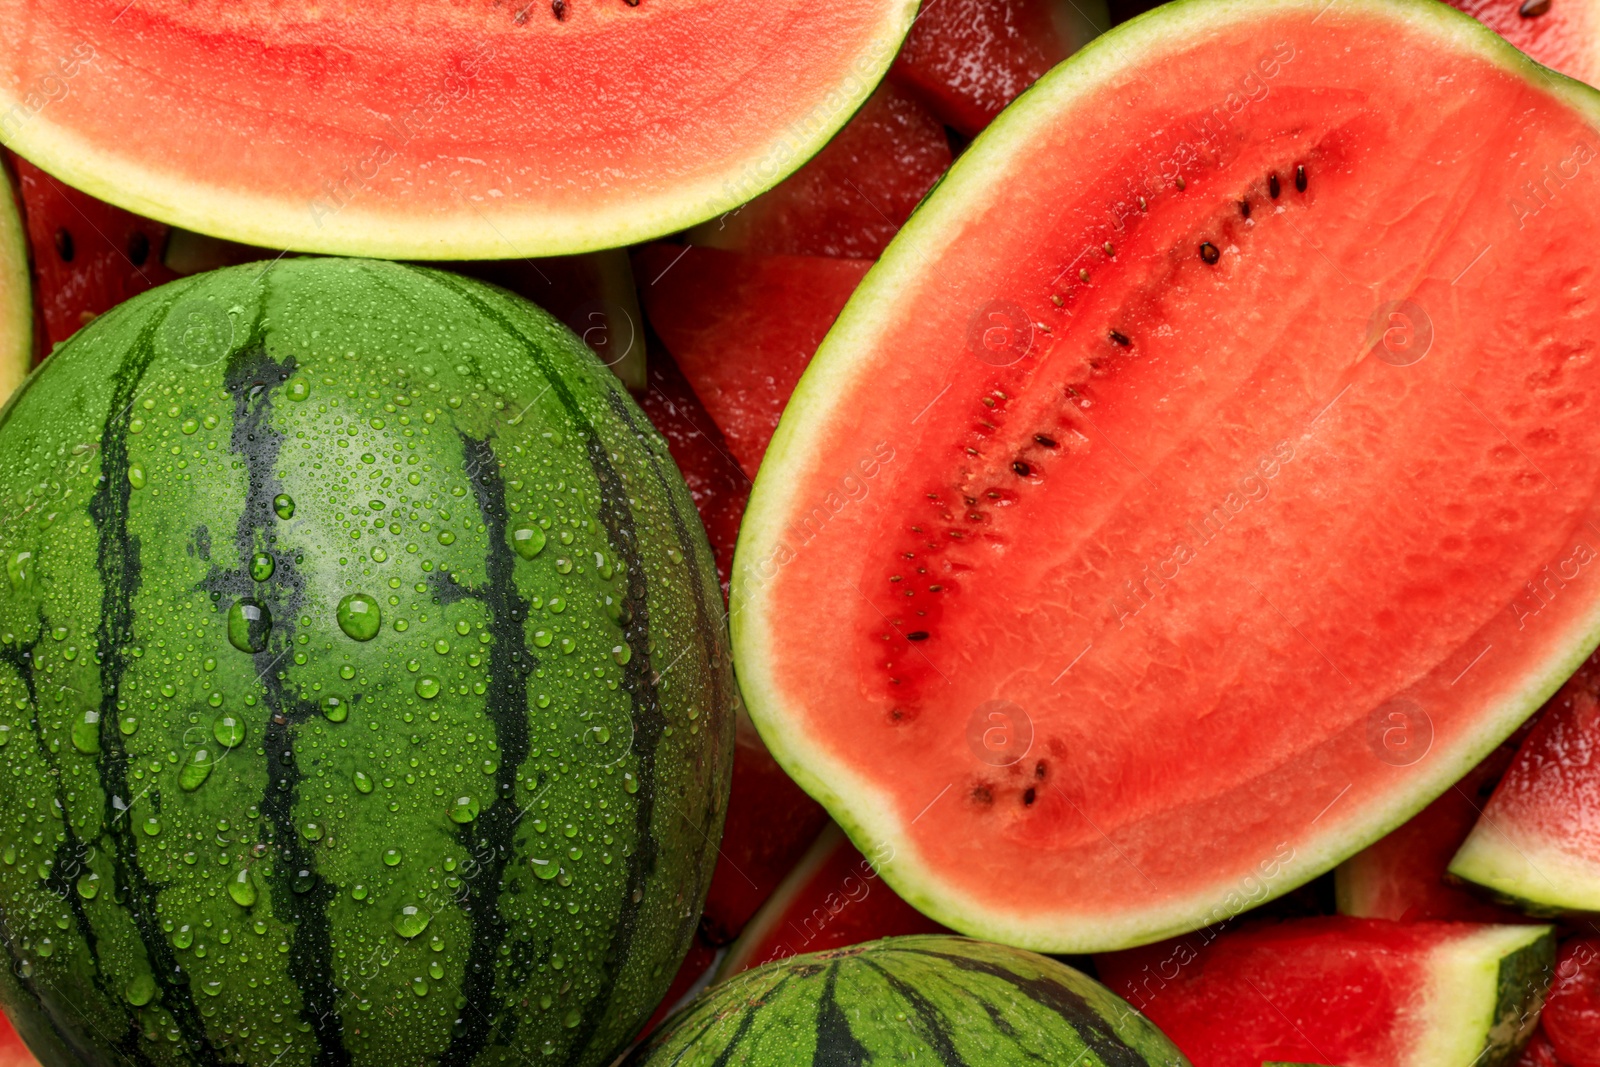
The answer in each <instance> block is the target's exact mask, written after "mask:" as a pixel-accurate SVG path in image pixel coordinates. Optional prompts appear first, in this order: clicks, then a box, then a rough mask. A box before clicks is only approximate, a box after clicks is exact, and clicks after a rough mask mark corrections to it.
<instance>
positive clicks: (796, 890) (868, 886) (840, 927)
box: [716, 823, 949, 982]
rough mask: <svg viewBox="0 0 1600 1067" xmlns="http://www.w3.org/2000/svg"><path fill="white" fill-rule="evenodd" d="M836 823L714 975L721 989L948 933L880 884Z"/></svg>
mask: <svg viewBox="0 0 1600 1067" xmlns="http://www.w3.org/2000/svg"><path fill="white" fill-rule="evenodd" d="M881 858H882V857H881V855H880V856H878V857H874V858H873V859H868V858H867V857H865V856H863V855H862V854H861V853H860V852H858V851H857V850H856V848H855V846H854V845H852V844H850V839H849V838H848V837H846V836H845V835H844V831H843V830H840V829H839V827H838V826H837V825H835V824H833V823H829V824H828V827H827V829H825V830H823V831H822V834H821V835H820V836H819V837H818V838H817V840H816V843H815V844H813V845H812V846H811V848H810V849H809V850H808V851H807V852H806V854H805V857H804V858H803V859H802V860H801V861H800V862H799V864H798V865H797V866H796V867H795V868H794V870H793V871H791V872H790V873H789V876H788V877H787V878H785V879H784V880H783V885H782V886H780V887H779V889H778V891H777V892H776V893H774V894H773V895H772V898H771V899H770V900H768V901H767V903H766V905H765V906H763V907H762V909H761V910H760V911H759V912H757V913H756V916H755V918H754V919H752V920H751V921H750V925H749V926H747V927H746V928H745V931H744V933H743V934H741V935H740V937H739V940H738V941H736V942H734V944H733V947H732V948H731V949H729V950H728V954H727V955H726V956H724V957H723V959H722V963H721V964H720V965H719V966H718V968H717V977H716V980H717V981H718V982H721V981H725V980H727V979H728V978H731V977H733V976H734V975H736V974H738V973H739V972H740V971H747V970H749V969H750V968H752V967H759V966H761V965H762V964H763V963H770V962H772V961H773V960H782V959H788V958H789V957H790V956H800V955H804V954H805V953H808V952H826V951H828V950H830V949H838V948H846V947H848V946H850V945H859V944H863V943H865V942H867V941H876V940H878V939H879V938H884V937H897V936H899V935H901V934H937V933H949V931H948V930H946V929H945V928H944V927H942V926H940V925H939V924H938V923H936V922H934V921H933V920H932V919H929V918H927V917H926V916H924V915H923V914H921V913H920V912H918V911H917V909H915V908H913V907H912V906H911V905H910V904H907V903H906V902H905V901H903V900H901V899H900V898H899V897H898V896H896V895H895V893H894V890H892V889H890V888H889V887H888V886H886V885H884V884H883V881H882V880H881V879H880V878H879V877H878V871H877V864H876V862H875V860H881Z"/></svg>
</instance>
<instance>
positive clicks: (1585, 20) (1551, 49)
mask: <svg viewBox="0 0 1600 1067" xmlns="http://www.w3.org/2000/svg"><path fill="white" fill-rule="evenodd" d="M1446 2H1447V3H1449V4H1450V5H1451V6H1452V7H1456V8H1459V9H1461V10H1462V11H1465V12H1466V13H1467V14H1469V15H1471V16H1472V17H1473V18H1476V19H1477V20H1478V21H1480V22H1482V23H1483V24H1484V25H1486V26H1488V27H1489V28H1490V29H1493V30H1494V31H1495V32H1497V33H1499V34H1500V35H1501V36H1503V37H1504V38H1505V39H1506V40H1508V41H1510V42H1511V43H1512V44H1514V45H1516V46H1517V47H1518V48H1520V49H1522V50H1523V51H1524V52H1526V53H1528V55H1530V56H1532V57H1533V58H1534V59H1537V60H1538V61H1539V62H1541V63H1543V64H1544V65H1545V66H1547V67H1550V68H1552V69H1554V70H1558V71H1560V72H1561V73H1563V74H1565V75H1567V76H1568V77H1572V78H1577V79H1578V80H1579V81H1585V82H1588V83H1589V84H1591V85H1594V84H1596V83H1600V0H1446Z"/></svg>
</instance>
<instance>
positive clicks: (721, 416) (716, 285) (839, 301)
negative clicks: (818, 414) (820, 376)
mask: <svg viewBox="0 0 1600 1067" xmlns="http://www.w3.org/2000/svg"><path fill="white" fill-rule="evenodd" d="M871 266H872V264H871V263H868V262H866V261H864V260H855V259H825V258H822V257H819V256H759V255H751V254H748V253H742V252H728V251H725V250H722V249H717V248H696V247H693V246H681V247H680V246H677V245H651V246H649V247H647V248H645V249H643V250H642V251H640V252H639V254H638V257H637V259H636V261H635V264H634V274H635V276H636V277H637V278H638V280H639V291H640V295H641V298H642V300H643V303H644V311H645V315H646V316H647V317H648V318H649V320H650V325H651V326H652V327H653V328H654V329H655V331H656V333H657V334H658V335H660V337H661V340H662V342H663V343H664V344H665V345H666V346H667V349H668V350H669V351H670V352H671V353H672V355H673V358H674V359H676V360H677V362H678V366H679V367H680V368H682V370H683V375H684V377H685V378H687V379H688V380H689V383H690V385H692V386H693V387H694V391H695V394H696V395H697V396H699V397H700V400H701V402H702V403H703V404H704V405H705V408H706V410H707V411H709V412H710V413H711V417H712V418H713V419H715V420H716V423H717V426H718V427H720V428H721V430H722V433H723V435H724V436H725V437H726V438H727V441H728V449H729V451H731V452H732V453H733V456H734V458H735V459H737V460H738V461H739V466H740V467H742V468H743V469H744V472H745V473H746V474H748V475H749V476H750V477H752V478H754V477H755V473H756V469H757V468H758V467H760V466H761V457H762V456H763V455H765V453H766V451H767V442H768V441H769V440H771V439H772V432H773V430H775V429H777V426H778V417H779V416H780V415H782V414H783V408H784V405H785V404H787V403H788V401H789V394H790V393H792V392H793V391H794V386H795V383H796V382H798V381H799V380H800V375H801V373H802V372H803V371H804V370H805V369H806V365H807V364H808V363H810V362H811V356H812V353H814V352H815V351H816V350H817V345H818V344H819V343H820V342H821V341H822V338H823V335H824V334H826V333H827V332H828V328H829V327H830V326H832V325H833V320H834V319H836V318H838V317H839V309H840V308H842V307H844V304H845V301H847V300H848V299H850V294H851V293H853V292H854V291H855V288H856V286H857V284H859V283H860V281H861V279H862V277H863V276H864V275H865V274H866V273H867V270H868V268H870V267H871Z"/></svg>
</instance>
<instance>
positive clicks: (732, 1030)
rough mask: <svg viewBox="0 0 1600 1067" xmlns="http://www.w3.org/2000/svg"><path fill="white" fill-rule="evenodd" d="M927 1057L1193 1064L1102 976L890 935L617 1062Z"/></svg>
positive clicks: (629, 1065)
mask: <svg viewBox="0 0 1600 1067" xmlns="http://www.w3.org/2000/svg"><path fill="white" fill-rule="evenodd" d="M801 1063H810V1064H814V1065H823V1064H828V1065H832V1064H839V1065H844V1064H865V1063H930V1064H944V1065H946V1067H961V1065H965V1064H972V1065H974V1067H978V1065H981V1067H1010V1065H1013V1064H1025V1063H1028V1064H1043V1063H1049V1064H1062V1065H1063V1067H1065V1065H1069V1064H1070V1065H1075V1067H1157V1065H1160V1067H1188V1063H1189V1061H1188V1060H1186V1059H1185V1058H1184V1057H1183V1054H1182V1053H1181V1052H1179V1051H1178V1049H1177V1047H1176V1046H1175V1045H1173V1044H1172V1042H1170V1041H1168V1040H1167V1039H1166V1038H1165V1037H1163V1036H1162V1034H1161V1032H1160V1031H1159V1030H1157V1029H1156V1028H1155V1027H1154V1026H1152V1025H1151V1024H1150V1023H1149V1022H1148V1021H1147V1020H1146V1019H1145V1018H1144V1016H1142V1015H1140V1014H1139V1013H1138V1012H1136V1011H1134V1010H1133V1009H1132V1008H1131V1007H1129V1006H1128V1004H1127V1003H1126V1002H1125V1001H1123V1000H1121V999H1119V998H1118V997H1117V996H1115V995H1114V994H1113V993H1112V992H1111V991H1110V990H1108V989H1106V988H1105V986H1102V985H1101V984H1100V983H1098V982H1096V981H1094V980H1092V979H1090V978H1088V977H1087V976H1085V975H1083V974H1081V973H1079V972H1078V971H1075V970H1073V969H1072V968H1070V967H1068V966H1066V965H1065V964H1062V963H1057V962H1056V961H1055V960H1052V959H1048V958H1046V957H1044V956H1039V955H1035V954H1034V953H1032V952H1028V951H1025V950H1023V949H1016V948H1007V947H1004V946H1002V945H994V944H988V943H985V942H982V941H971V940H968V939H967V938H964V937H954V936H951V935H947V934H919V935H915V936H909V937H889V938H884V939H883V940H882V941H872V942H869V943H867V944H864V945H855V946H852V947H850V948H843V949H835V950H832V951H828V952H814V953H811V954H810V955H806V956H791V957H789V958H787V959H782V960H777V961H774V962H772V963H768V964H764V965H763V966H761V967H757V968H755V969H754V970H749V971H745V972H743V973H741V974H739V975H736V976H735V977H733V978H731V979H729V980H728V981H726V982H723V983H721V984H720V985H717V986H714V987H712V989H711V990H710V991H708V992H707V993H706V994H705V995H703V996H702V997H700V998H699V999H698V1000H696V1001H694V1002H693V1003H692V1004H690V1005H689V1006H688V1007H686V1008H684V1009H683V1010H682V1011H681V1012H679V1013H678V1014H676V1015H674V1016H672V1017H671V1018H670V1019H668V1020H667V1021H666V1022H664V1023H662V1024H661V1026H660V1027H659V1028H658V1029H657V1030H656V1031H655V1032H654V1033H652V1034H651V1035H650V1036H649V1037H648V1038H646V1039H645V1041H644V1042H643V1043H641V1044H640V1045H639V1047H638V1048H636V1049H634V1051H633V1052H632V1054H630V1055H629V1056H628V1058H627V1059H626V1060H624V1061H623V1063H622V1065H621V1067H668V1065H670V1067H699V1065H710V1064H715V1065H716V1067H739V1065H747V1067H790V1065H792V1064H801Z"/></svg>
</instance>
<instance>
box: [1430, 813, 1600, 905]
mask: <svg viewBox="0 0 1600 1067" xmlns="http://www.w3.org/2000/svg"><path fill="white" fill-rule="evenodd" d="M1511 829H1512V828H1510V827H1507V826H1503V825H1499V824H1496V823H1492V822H1490V821H1488V820H1487V819H1485V818H1483V817H1481V816H1480V817H1479V819H1478V822H1477V825H1475V826H1474V827H1473V828H1472V832H1471V833H1470V834H1468V835H1467V839H1466V841H1464V842H1463V843H1462V845H1461V848H1460V850H1459V851H1457V852H1456V855H1455V858H1454V859H1452V860H1451V861H1450V868H1449V870H1450V873H1451V874H1453V875H1455V876H1456V877H1458V878H1464V879H1466V880H1467V881H1469V882H1472V883H1473V884H1475V885H1480V886H1483V887H1484V888H1485V889H1488V890H1491V891H1492V892H1494V893H1495V894H1496V895H1497V896H1499V897H1501V898H1503V899H1505V900H1508V901H1510V902H1512V903H1513V904H1515V905H1516V906H1518V907H1521V908H1524V909H1525V910H1529V911H1532V912H1535V913H1539V914H1546V915H1555V914H1560V913H1562V912H1568V911H1574V912H1600V864H1595V863H1593V862H1590V861H1587V860H1585V859H1584V858H1583V857H1582V856H1576V855H1573V854H1572V853H1570V852H1568V851H1567V850H1565V849H1563V848H1562V847H1561V846H1560V843H1559V842H1552V841H1547V840H1534V839H1530V838H1528V837H1526V836H1524V837H1523V839H1522V840H1521V841H1520V842H1518V841H1514V840H1513V839H1512V837H1511V835H1510V833H1509V831H1510V830H1511Z"/></svg>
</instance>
